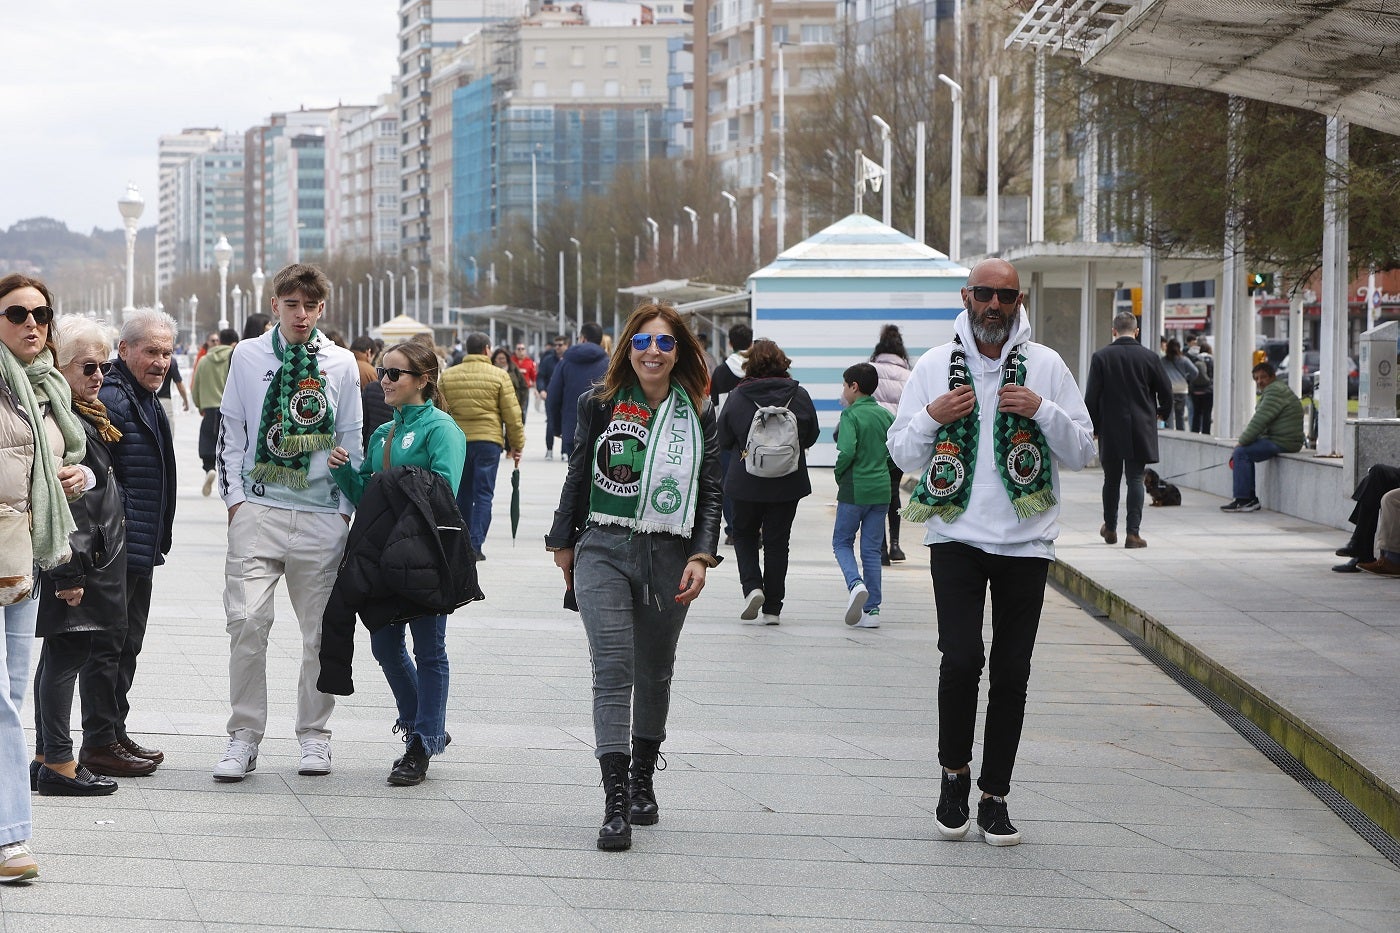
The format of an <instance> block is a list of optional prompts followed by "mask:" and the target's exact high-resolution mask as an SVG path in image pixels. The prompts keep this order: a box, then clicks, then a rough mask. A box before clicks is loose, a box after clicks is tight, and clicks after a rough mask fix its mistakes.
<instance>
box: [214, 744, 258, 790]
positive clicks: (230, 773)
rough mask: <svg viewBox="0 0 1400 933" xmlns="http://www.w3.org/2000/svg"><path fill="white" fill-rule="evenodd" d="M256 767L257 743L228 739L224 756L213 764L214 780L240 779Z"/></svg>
mask: <svg viewBox="0 0 1400 933" xmlns="http://www.w3.org/2000/svg"><path fill="white" fill-rule="evenodd" d="M257 769H258V743H257V742H245V741H243V740H242V739H229V740H228V748H227V749H226V750H225V751H224V757H222V758H220V759H219V763H218V764H216V765H215V766H214V780H216V781H241V780H243V776H244V775H246V774H248V773H249V772H250V771H256V770H257Z"/></svg>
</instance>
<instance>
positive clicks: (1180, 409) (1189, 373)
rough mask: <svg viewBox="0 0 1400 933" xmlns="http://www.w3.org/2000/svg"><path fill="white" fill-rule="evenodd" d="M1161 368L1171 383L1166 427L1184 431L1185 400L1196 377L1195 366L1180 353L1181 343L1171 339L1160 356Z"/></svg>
mask: <svg viewBox="0 0 1400 933" xmlns="http://www.w3.org/2000/svg"><path fill="white" fill-rule="evenodd" d="M1162 368H1163V369H1164V370H1166V373H1167V379H1169V380H1170V381H1171V389H1172V410H1171V420H1169V421H1168V422H1167V427H1169V428H1175V429H1176V430H1178V431H1184V430H1186V424H1187V422H1186V400H1187V397H1188V396H1189V395H1190V393H1191V382H1192V380H1194V379H1195V378H1196V376H1197V375H1198V370H1197V369H1196V364H1195V363H1193V362H1191V360H1190V359H1188V358H1187V356H1186V354H1185V353H1182V352H1181V341H1180V340H1177V339H1176V338H1175V337H1173V338H1172V339H1171V340H1168V341H1167V351H1166V353H1164V354H1163V355H1162Z"/></svg>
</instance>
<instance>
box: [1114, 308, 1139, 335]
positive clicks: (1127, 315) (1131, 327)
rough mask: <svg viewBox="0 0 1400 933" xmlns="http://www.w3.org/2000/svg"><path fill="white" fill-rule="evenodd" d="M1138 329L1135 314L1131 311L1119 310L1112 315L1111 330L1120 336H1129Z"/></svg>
mask: <svg viewBox="0 0 1400 933" xmlns="http://www.w3.org/2000/svg"><path fill="white" fill-rule="evenodd" d="M1137 329H1138V319H1137V315H1136V314H1134V313H1133V312H1131V311H1119V312H1118V313H1117V314H1115V315H1113V332H1114V333H1115V334H1117V335H1118V336H1120V337H1130V336H1132V333H1133V331H1135V330H1137Z"/></svg>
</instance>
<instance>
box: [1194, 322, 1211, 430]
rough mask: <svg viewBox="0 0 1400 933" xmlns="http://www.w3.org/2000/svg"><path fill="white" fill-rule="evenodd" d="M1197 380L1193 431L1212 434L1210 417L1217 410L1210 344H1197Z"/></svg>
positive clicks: (1201, 342)
mask: <svg viewBox="0 0 1400 933" xmlns="http://www.w3.org/2000/svg"><path fill="white" fill-rule="evenodd" d="M1194 362H1195V364H1196V378H1195V379H1193V380H1191V430H1192V432H1194V433H1196V434H1209V433H1210V416H1211V412H1212V410H1213V409H1214V408H1215V381H1214V376H1215V357H1213V356H1211V353H1210V344H1208V343H1206V342H1205V341H1204V340H1201V341H1199V342H1197V344H1196V359H1195V360H1194Z"/></svg>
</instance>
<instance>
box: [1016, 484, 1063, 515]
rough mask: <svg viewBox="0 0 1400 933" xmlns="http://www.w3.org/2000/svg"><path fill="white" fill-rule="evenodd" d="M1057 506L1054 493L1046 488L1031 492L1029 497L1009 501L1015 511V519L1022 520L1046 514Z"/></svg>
mask: <svg viewBox="0 0 1400 933" xmlns="http://www.w3.org/2000/svg"><path fill="white" fill-rule="evenodd" d="M1056 504H1057V500H1056V499H1055V491H1054V490H1053V489H1051V488H1050V487H1048V486H1047V487H1046V488H1044V489H1042V490H1040V492H1033V493H1031V494H1030V495H1029V496H1022V497H1021V498H1019V499H1013V500H1011V507H1012V508H1013V509H1015V510H1016V518H1017V519H1018V520H1024V519H1027V518H1030V517H1031V516H1032V515H1037V514H1039V513H1041V512H1047V511H1049V510H1050V509H1052V508H1054V507H1055V505H1056Z"/></svg>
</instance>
